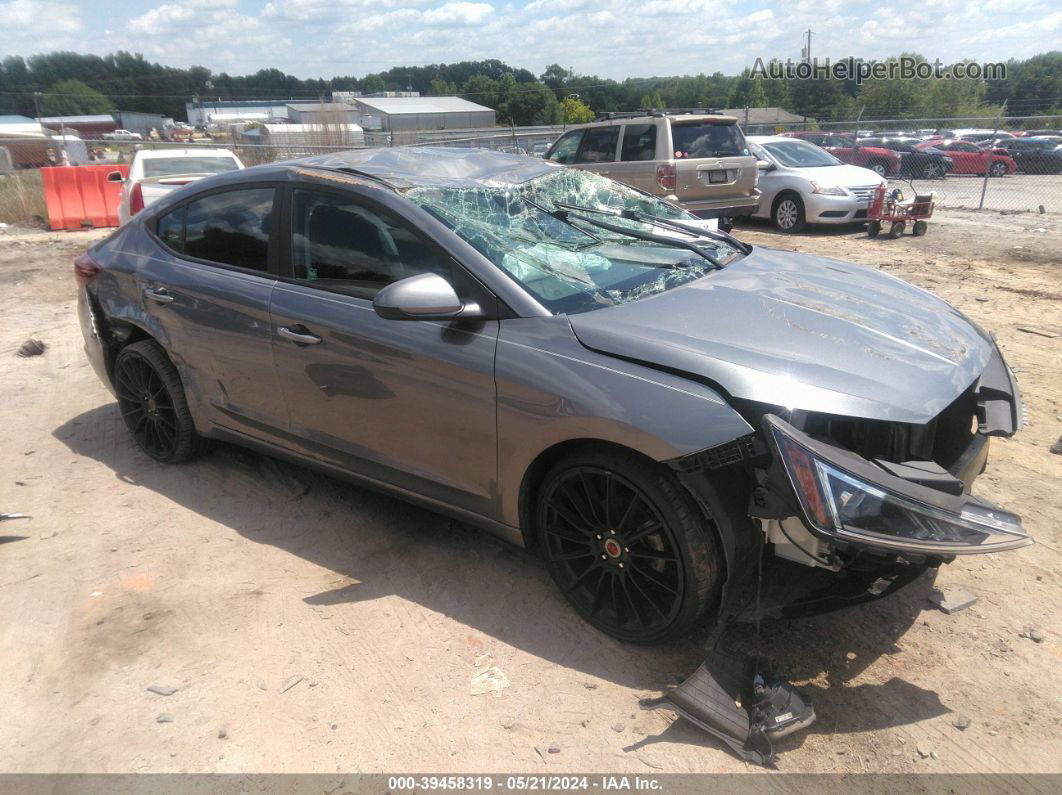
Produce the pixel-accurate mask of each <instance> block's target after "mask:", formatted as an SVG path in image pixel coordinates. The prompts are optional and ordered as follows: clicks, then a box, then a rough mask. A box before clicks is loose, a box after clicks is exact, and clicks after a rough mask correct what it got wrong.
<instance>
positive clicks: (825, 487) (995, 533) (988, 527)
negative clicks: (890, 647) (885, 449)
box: [768, 417, 1032, 555]
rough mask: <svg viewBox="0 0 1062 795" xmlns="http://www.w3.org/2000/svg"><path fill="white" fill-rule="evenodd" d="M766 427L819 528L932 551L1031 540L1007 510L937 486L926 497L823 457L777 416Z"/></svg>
mask: <svg viewBox="0 0 1062 795" xmlns="http://www.w3.org/2000/svg"><path fill="white" fill-rule="evenodd" d="M768 426H769V428H770V432H771V435H772V437H773V440H774V446H775V448H776V449H777V450H778V453H779V455H780V457H781V459H782V463H783V465H784V467H785V470H786V473H787V474H788V476H789V480H790V483H791V484H792V486H793V490H794V491H795V492H796V495H797V499H799V501H800V505H801V508H802V509H803V511H804V515H805V518H806V519H807V521H808V522H809V523H810V525H811V529H812V530H815V531H817V532H818V533H819V534H820V535H826V536H833V537H835V538H837V539H838V540H848V541H853V542H861V543H864V544H868V545H871V546H876V547H884V548H886V549H895V550H905V551H909V552H921V553H924V554H938V555H963V554H972V553H978V552H998V551H1001V550H1006V549H1015V548H1017V547H1023V546H1026V545H1028V544H1031V543H1032V539H1031V538H1030V537H1029V536H1028V534H1027V533H1026V532H1025V531H1024V530H1023V529H1022V526H1021V520H1020V518H1019V517H1017V516H1016V515H1014V514H1012V513H1009V512H1008V511H1004V510H1003V509H1001V508H997V507H995V506H993V505H989V504H986V503H982V502H980V501H978V500H975V499H974V498H971V497H968V496H966V497H949V496H948V495H945V494H944V493H943V492H940V500H939V502H940V503H941V504H937V505H934V504H930V502H928V501H923V500H920V499H917V498H915V497H914V496H912V495H911V494H904V493H901V492H900V491H899V490H897V489H893V488H889V487H888V486H886V485H883V483H880V482H873V481H872V480H871V479H868V478H866V477H863V476H860V475H858V474H855V473H853V472H851V471H848V470H847V469H845V468H844V467H843V466H841V465H839V464H838V463H836V462H833V461H828V460H826V459H825V458H824V457H823V456H822V455H820V454H817V453H816V452H815V451H814V450H812V449H810V448H809V447H808V446H807V445H805V444H803V443H802V442H801V441H798V440H797V439H796V438H795V437H794V436H793V434H792V433H790V432H787V431H786V430H785V428H789V430H790V431H793V430H795V429H792V428H791V427H790V426H788V425H787V424H786V423H784V422H782V421H780V420H777V418H774V417H768ZM783 426H784V427H783ZM805 438H807V437H805ZM866 463H867V466H868V467H869V466H873V465H871V464H869V462H866ZM881 479H882V481H887V480H890V479H891V480H893V481H899V483H900V484H903V485H909V486H910V491H911V492H917V491H918V490H921V491H923V492H927V491H930V490H929V489H927V488H926V487H920V486H916V485H915V484H908V483H907V482H906V481H903V480H900V479H899V478H895V477H893V476H891V475H888V473H885V472H882V478H881ZM905 490H906V489H905ZM933 493H934V494H936V493H935V492H933ZM935 501H937V500H935ZM946 505H947V506H948V507H945V506H946Z"/></svg>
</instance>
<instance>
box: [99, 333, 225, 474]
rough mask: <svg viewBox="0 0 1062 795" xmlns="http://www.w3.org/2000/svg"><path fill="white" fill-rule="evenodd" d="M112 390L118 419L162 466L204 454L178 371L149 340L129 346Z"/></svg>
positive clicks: (119, 361)
mask: <svg viewBox="0 0 1062 795" xmlns="http://www.w3.org/2000/svg"><path fill="white" fill-rule="evenodd" d="M114 388H115V393H116V394H117V395H118V408H119V410H120V411H121V413H122V419H124V420H125V425H126V427H127V428H128V429H129V432H130V433H131V434H132V435H133V439H134V440H135V441H136V443H137V445H138V446H139V447H140V449H141V450H143V451H144V452H145V453H147V454H148V455H149V456H151V457H152V458H154V459H155V460H156V461H159V462H161V463H163V464H180V463H183V462H185V461H188V460H190V459H192V458H194V457H195V456H196V455H198V454H199V453H200V452H202V450H203V448H204V444H205V443H204V440H203V439H202V438H201V437H200V436H199V434H198V433H196V430H195V423H194V422H193V420H192V414H191V412H190V411H189V410H188V401H187V400H186V399H185V395H184V386H183V385H182V384H181V377H180V375H178V373H177V368H175V367H174V366H173V363H172V362H171V361H170V360H169V357H168V356H166V352H165V351H164V350H163V349H162V348H161V347H160V346H159V344H158V343H157V342H155V341H153V340H142V341H141V342H134V343H133V344H132V345H127V346H126V347H125V348H122V350H121V351H120V352H119V354H118V358H117V359H116V360H115V362H114Z"/></svg>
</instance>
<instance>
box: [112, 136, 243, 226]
mask: <svg viewBox="0 0 1062 795" xmlns="http://www.w3.org/2000/svg"><path fill="white" fill-rule="evenodd" d="M243 167H244V166H243V163H241V162H240V159H239V158H238V157H236V155H234V154H233V153H232V152H230V151H229V150H228V149H141V150H139V151H138V152H137V153H136V154H135V155H134V156H133V162H132V163H130V164H129V176H127V177H123V176H122V172H120V171H112V172H111V173H110V174H108V175H107V179H108V180H110V181H111V182H122V183H124V184H123V185H122V196H121V199H120V200H119V202H118V222H119V223H120V224H122V225H124V224H125V223H126V222H128V221H129V219H130V218H132V217H133V216H134V215H136V214H137V213H138V212H140V211H141V210H143V209H144V208H145V207H147V206H148V205H149V204H151V203H152V202H153V201H155V200H157V199H159V198H160V197H162V196H164V195H166V194H167V193H169V192H170V191H173V190H177V189H178V188H179V187H181V186H182V185H187V184H188V183H190V182H196V181H198V180H201V179H203V178H204V177H209V176H210V175H212V174H221V173H223V172H225V171H236V170H238V169H241V168H243Z"/></svg>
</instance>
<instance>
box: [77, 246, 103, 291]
mask: <svg viewBox="0 0 1062 795" xmlns="http://www.w3.org/2000/svg"><path fill="white" fill-rule="evenodd" d="M101 270H103V268H101V267H100V266H99V265H98V264H96V261H95V260H93V259H92V257H90V256H89V255H88V252H86V253H84V254H82V255H81V256H80V257H78V258H77V259H76V260H74V279H76V280H77V283H78V285H79V286H81V287H86V286H87V285H88V283H89V282H91V281H92V280H93V279H95V278H96V276H98V275H99V272H100V271H101Z"/></svg>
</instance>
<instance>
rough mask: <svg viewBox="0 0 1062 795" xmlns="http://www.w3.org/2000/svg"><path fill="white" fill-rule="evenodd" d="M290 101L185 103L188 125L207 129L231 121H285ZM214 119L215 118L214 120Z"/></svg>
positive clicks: (206, 101) (201, 101)
mask: <svg viewBox="0 0 1062 795" xmlns="http://www.w3.org/2000/svg"><path fill="white" fill-rule="evenodd" d="M290 101H291V100H286V99H281V100H255V99H251V100H220V99H218V100H208V99H201V100H198V101H196V102H188V103H185V106H184V111H185V115H186V116H187V117H188V123H189V124H191V125H192V126H193V127H207V126H209V125H210V124H211V123H215V124H222V123H227V122H232V121H263V120H265V119H287V118H288V102H290ZM215 117H217V118H216V119H215Z"/></svg>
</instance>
